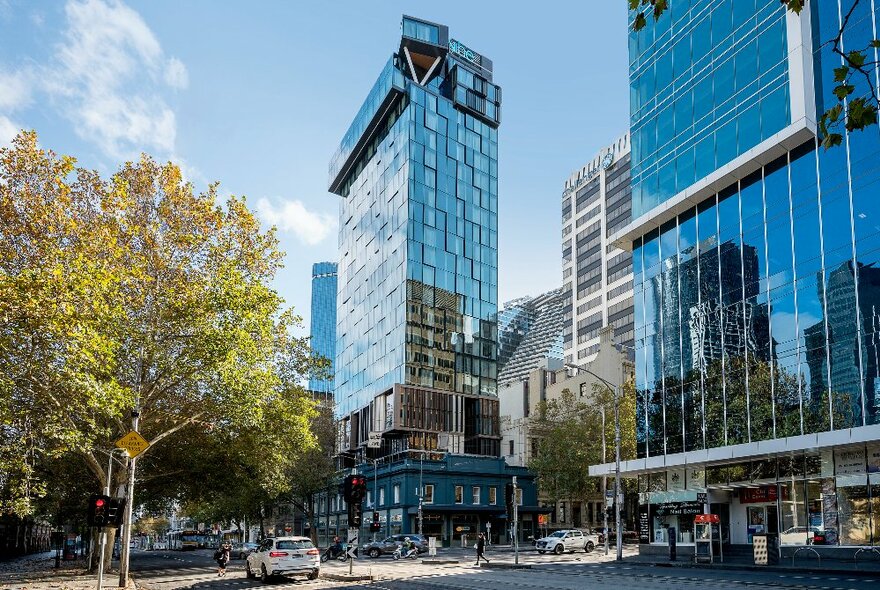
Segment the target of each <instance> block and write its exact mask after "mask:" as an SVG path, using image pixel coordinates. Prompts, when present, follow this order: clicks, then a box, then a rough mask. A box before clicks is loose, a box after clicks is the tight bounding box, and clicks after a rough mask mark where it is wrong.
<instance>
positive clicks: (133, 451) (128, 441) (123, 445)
mask: <svg viewBox="0 0 880 590" xmlns="http://www.w3.org/2000/svg"><path fill="white" fill-rule="evenodd" d="M149 447H150V443H149V442H148V441H147V439H145V438H144V437H142V436H141V435H140V434H138V433H137V432H136V431H134V430H132V431H131V432H129V433H128V434H126V435H125V436H123V437H122V438H120V439H119V440H117V441H116V448H117V449H125V450H126V451H128V456H129V457H131V458H134V457H137V456H138V455H140V454H141V453H143V452H144V451H146V450H147V449H148V448H149Z"/></svg>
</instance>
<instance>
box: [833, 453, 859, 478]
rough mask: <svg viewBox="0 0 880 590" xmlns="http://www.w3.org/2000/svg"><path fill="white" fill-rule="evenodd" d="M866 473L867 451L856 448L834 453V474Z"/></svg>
mask: <svg viewBox="0 0 880 590" xmlns="http://www.w3.org/2000/svg"><path fill="white" fill-rule="evenodd" d="M864 472H865V449H864V448H854V449H846V450H842V451H839V450H838V451H834V473H835V474H836V475H848V474H850V473H864Z"/></svg>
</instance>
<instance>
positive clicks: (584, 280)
mask: <svg viewBox="0 0 880 590" xmlns="http://www.w3.org/2000/svg"><path fill="white" fill-rule="evenodd" d="M631 204H632V198H631V191H630V137H629V134H628V133H627V134H624V135H622V136H621V137H619V138H618V139H617V141H615V142H614V143H612V144H611V145H609V146H607V147H605V148H603V149H602V150H600V151H599V153H598V154H596V156H595V157H594V158H593V159H592V160H590V161H589V162H588V163H587V164H585V165H584V166H583V167H582V168H579V169H578V170H576V171H574V172H573V173H572V174H571V176H570V177H569V178H568V180H566V181H565V187H564V189H563V191H562V283H563V289H564V290H565V292H566V301H565V304H564V313H565V315H564V322H565V329H564V336H563V338H564V348H565V360H566V362H569V363H575V364H582V363H585V362H589V361H591V360H593V358H595V356H596V353H597V352H598V350H599V331H600V330H601V329H602V328H603V327H606V326H611V327H612V328H614V334H613V340H614V341H615V342H616V343H618V344H621V345H624V346H625V347H626V348H627V349H628V350H630V351H631V350H632V346H633V299H632V253H631V252H630V251H629V250H625V249H622V248H620V247H618V246H616V245H615V244H613V243H612V242H611V240H610V237H611V235H612V234H614V232H616V231H617V230H619V229H621V228H622V227H624V226H626V224H628V223H629V222H630V220H631V216H632V214H631Z"/></svg>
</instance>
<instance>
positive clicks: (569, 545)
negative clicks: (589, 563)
mask: <svg viewBox="0 0 880 590" xmlns="http://www.w3.org/2000/svg"><path fill="white" fill-rule="evenodd" d="M598 543H599V537H598V536H597V535H592V534H589V533H587V534H584V532H583V531H579V530H577V529H568V530H564V531H556V532H555V533H553V534H551V535H549V536H547V537H544V538H543V539H538V540H537V541H535V548H536V549H537V550H538V553H541V554H543V553H546V552H547V551H552V552H553V553H555V554H556V555H562V554H563V553H565V552H566V551H585V552H587V553H589V552H590V551H592V550H593V549H595V548H596V545H597V544H598Z"/></svg>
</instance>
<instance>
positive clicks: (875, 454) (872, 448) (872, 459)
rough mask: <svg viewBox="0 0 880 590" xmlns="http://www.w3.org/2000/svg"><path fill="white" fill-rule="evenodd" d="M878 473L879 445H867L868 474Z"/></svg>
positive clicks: (879, 461)
mask: <svg viewBox="0 0 880 590" xmlns="http://www.w3.org/2000/svg"><path fill="white" fill-rule="evenodd" d="M878 472H880V445H868V473H878Z"/></svg>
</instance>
